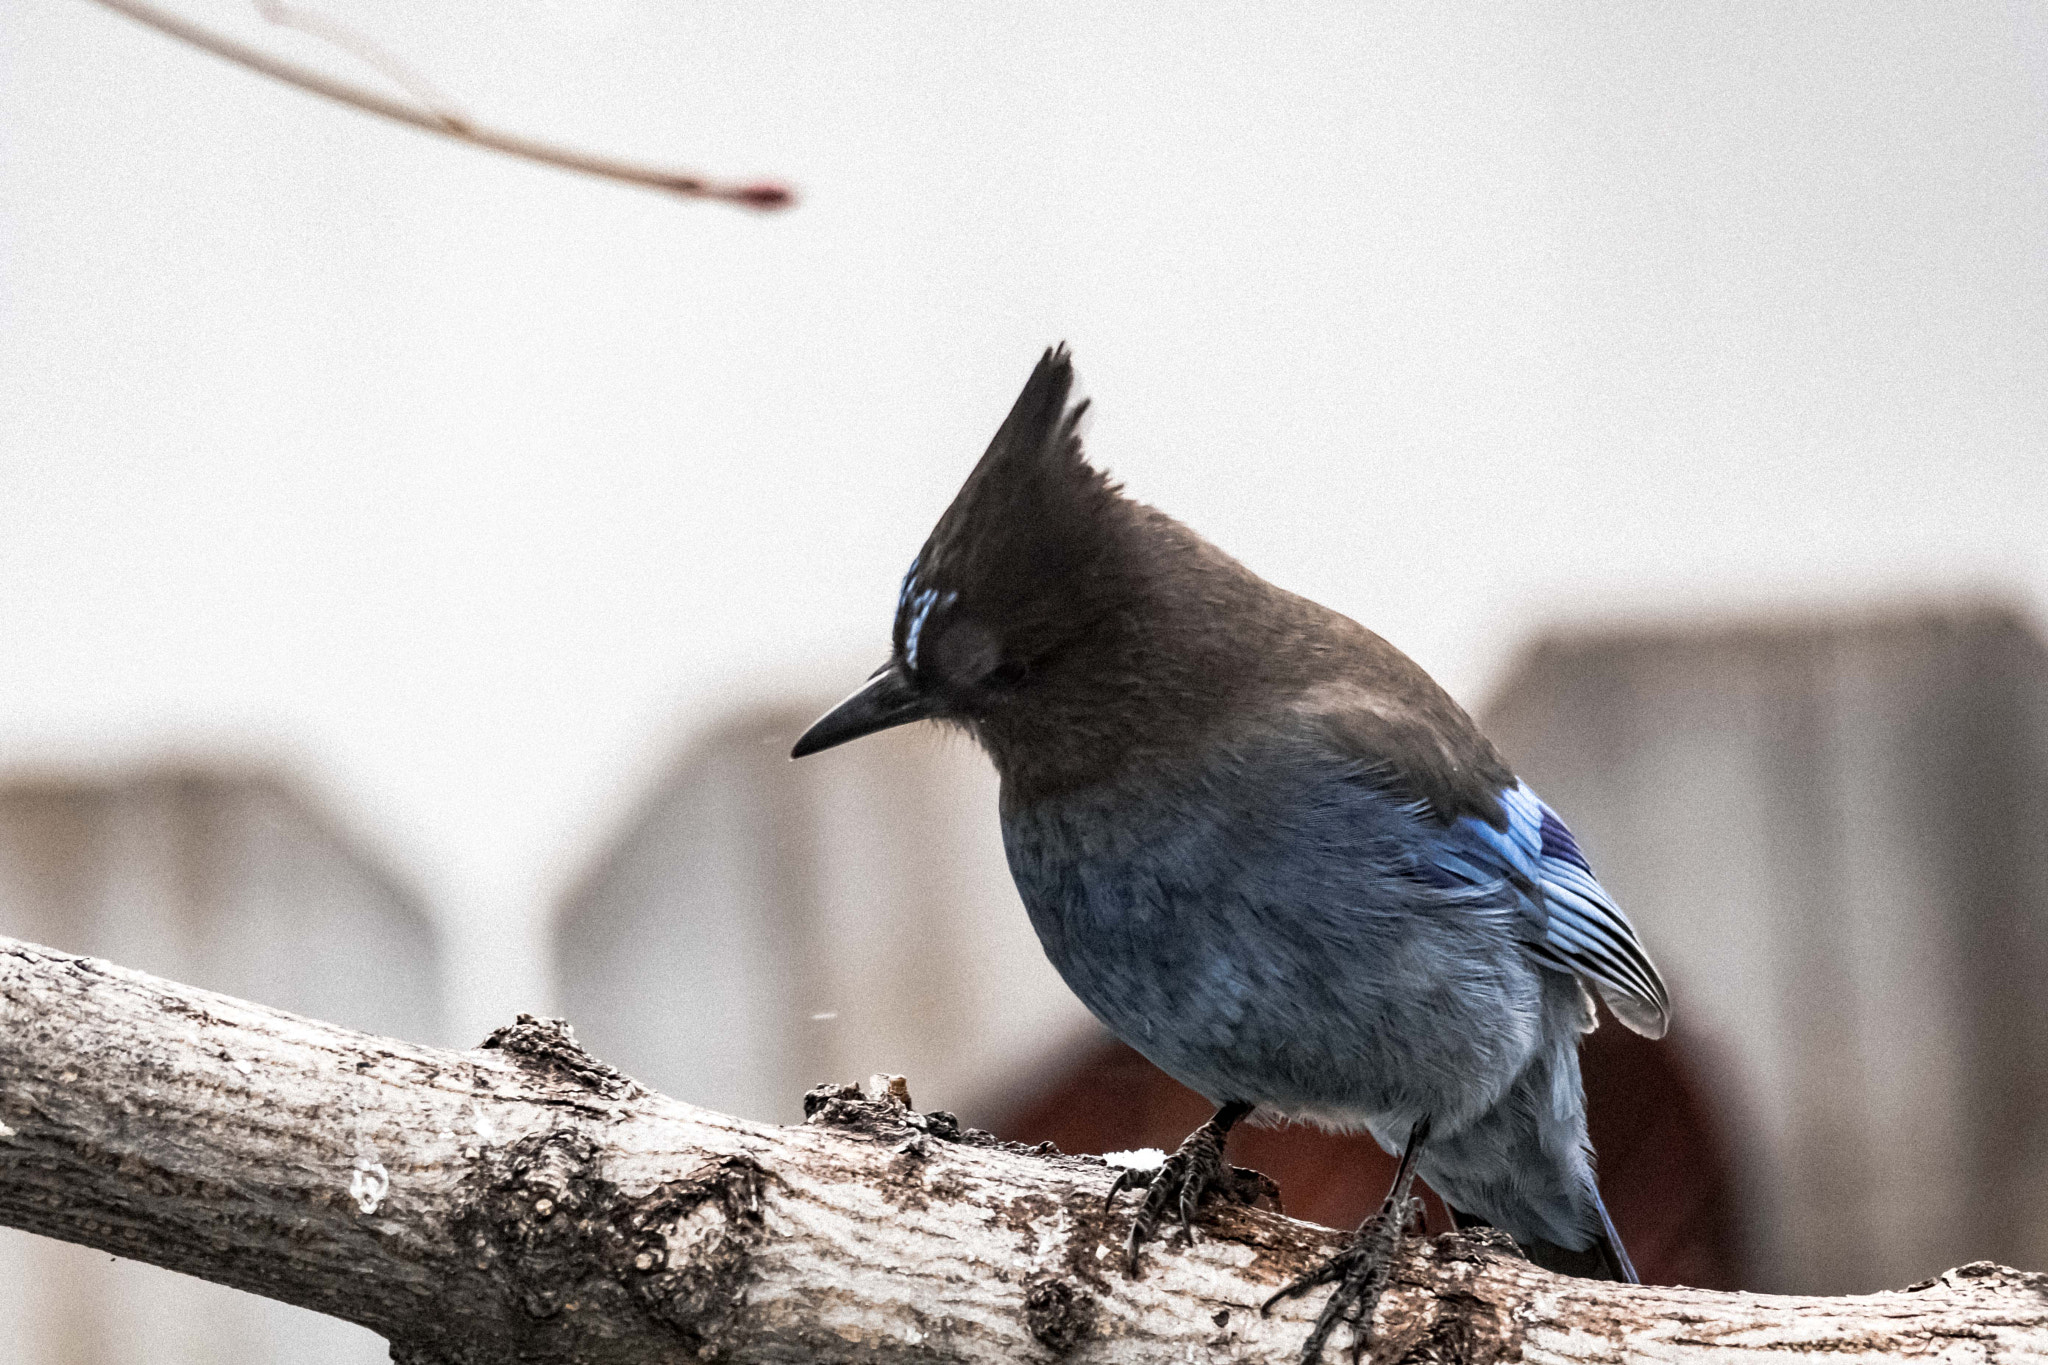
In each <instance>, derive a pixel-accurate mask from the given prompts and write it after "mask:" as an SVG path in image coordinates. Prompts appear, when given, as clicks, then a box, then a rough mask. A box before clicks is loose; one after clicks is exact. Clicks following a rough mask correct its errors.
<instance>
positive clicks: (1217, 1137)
mask: <svg viewBox="0 0 2048 1365" xmlns="http://www.w3.org/2000/svg"><path fill="white" fill-rule="evenodd" d="M1229 1131H1230V1130H1229V1128H1228V1127H1225V1126H1221V1125H1219V1124H1217V1123H1216V1121H1215V1120H1213V1119H1212V1120H1210V1121H1209V1122H1208V1123H1205V1124H1203V1125H1202V1126H1201V1127H1200V1128H1197V1129H1196V1130H1195V1131H1194V1132H1192V1133H1190V1134H1188V1137H1187V1140H1186V1141H1185V1142H1183V1143H1181V1145H1180V1148H1179V1150H1177V1151H1175V1152H1174V1154H1173V1155H1172V1156H1170V1157H1168V1158H1166V1160H1165V1161H1163V1162H1161V1163H1160V1164H1159V1165H1157V1166H1155V1167H1153V1168H1152V1169H1150V1170H1136V1169H1133V1168H1131V1167H1125V1168H1124V1170H1123V1171H1122V1172H1120V1173H1119V1174H1118V1175H1117V1178H1116V1183H1115V1184H1114V1185H1111V1186H1110V1187H1109V1196H1108V1198H1106V1199H1105V1200H1103V1207H1104V1208H1108V1207H1109V1206H1110V1205H1111V1204H1114V1203H1115V1202H1116V1197H1117V1196H1118V1195H1119V1194H1121V1193H1123V1191H1125V1190H1127V1189H1141V1188H1142V1189H1144V1191H1145V1202H1144V1203H1143V1204H1141V1205H1139V1206H1138V1213H1137V1216H1136V1217H1135V1218H1133V1219H1132V1220H1131V1233H1130V1236H1129V1237H1128V1238H1126V1239H1125V1242H1124V1273H1125V1274H1126V1275H1129V1276H1131V1277H1132V1278H1133V1279H1135V1278H1137V1274H1138V1254H1139V1251H1140V1249H1141V1248H1143V1246H1144V1245H1145V1243H1147V1242H1149V1241H1151V1240H1152V1239H1153V1237H1154V1236H1156V1235H1157V1234H1158V1232H1159V1225H1160V1223H1161V1222H1162V1221H1164V1220H1165V1219H1167V1218H1168V1217H1170V1216H1177V1217H1178V1219H1179V1222H1180V1230H1181V1239H1182V1241H1184V1242H1191V1241H1193V1240H1194V1237H1195V1219H1196V1217H1197V1215H1198V1214H1199V1213H1200V1212H1201V1207H1202V1205H1203V1203H1204V1202H1206V1201H1207V1200H1209V1199H1210V1198H1212V1197H1214V1196H1216V1195H1219V1194H1220V1195H1224V1196H1226V1197H1228V1198H1230V1199H1232V1200H1234V1201H1236V1202H1237V1203H1240V1204H1245V1205H1254V1204H1257V1203H1258V1202H1259V1201H1260V1200H1262V1199H1264V1200H1269V1201H1271V1203H1272V1205H1273V1207H1274V1208H1275V1209H1278V1208H1279V1207H1280V1187H1279V1186H1278V1185H1276V1184H1274V1183H1273V1182H1272V1180H1271V1179H1269V1178H1268V1177H1266V1176H1263V1175H1260V1174H1259V1173H1258V1172H1257V1171H1250V1170H1246V1169H1244V1168H1243V1167H1241V1166H1231V1165H1228V1164H1227V1163H1225V1161H1224V1160H1223V1141H1224V1139H1225V1138H1226V1137H1227V1136H1228V1135H1229Z"/></svg>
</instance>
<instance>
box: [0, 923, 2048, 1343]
mask: <svg viewBox="0 0 2048 1365" xmlns="http://www.w3.org/2000/svg"><path fill="white" fill-rule="evenodd" d="M806 1108H807V1110H809V1111H810V1113H811V1119H810V1122H808V1123H807V1124H805V1125H804V1126H801V1127H796V1128H779V1127H774V1126H770V1125H765V1124H756V1123H747V1122H742V1121H740V1120H738V1119H732V1118H726V1117H722V1116H720V1115H717V1114H711V1113H706V1112H705V1111H702V1110H699V1109H693V1108H691V1107H690V1106H688V1105H684V1104H680V1103H678V1102H676V1101H674V1100H670V1099H666V1098H664V1097H662V1096H659V1095H652V1094H649V1093H647V1092H646V1091H644V1090H643V1089H642V1088H641V1087H639V1086H638V1085H636V1084H635V1083H634V1082H632V1081H631V1080H628V1079H627V1078H626V1077H624V1076H621V1075H619V1074H618V1073H617V1072H615V1071H613V1070H611V1069H610V1068H609V1067H606V1066H605V1065H604V1064H603V1063H601V1062H598V1061H596V1060H594V1059H592V1058H591V1057H589V1056H588V1055H587V1054H586V1053H584V1052H583V1051H582V1050H581V1049H580V1048H578V1047H577V1046H576V1045H575V1043H574V1041H573V1039H571V1038H570V1037H569V1035H568V1034H567V1032H566V1030H564V1029H562V1028H561V1027H560V1026H558V1025H555V1024H553V1023H549V1022H545V1021H534V1020H531V1019H523V1020H522V1021H521V1022H520V1023H519V1024H518V1025H515V1026H514V1027H512V1028H509V1029H503V1030H500V1031H499V1032H498V1033H497V1034H494V1035H493V1036H492V1038H491V1040H490V1041H489V1042H487V1043H486V1044H485V1046H484V1047H483V1048H481V1049H478V1050H476V1051H471V1052H446V1051H439V1050H436V1049H432V1048H425V1047H416V1046H413V1045H411V1044H407V1043H401V1042H396V1041H394V1040H391V1039H386V1038H374V1037H370V1036H367V1035H364V1034H358V1033H353V1032H350V1031H348V1030H346V1029H341V1028H337V1027H334V1026H333V1025H329V1024H322V1023H318V1022H316V1021H313V1020H309V1019H303V1018H300V1017H298V1016H296V1015H291V1014H286V1013H283V1012H281V1011H278V1010H271V1009H266V1008H264V1007H262V1006H258V1005H252V1004H248V1003H245V1002H242V1001H238V1000H233V999H229V998H228V997H225V996H219V995H214V994H211V993H209V992H205V991H198V990H193V989H191V988H189V987H185V986H179V985H175V984H173V983H171V982H167V981H162V980H158V979H156V978H153V977H149V976H144V975H142V974H140V973H137V972H131V971H126V970H124V969H122V968H119V967H115V966H112V965H110V964H108V963H104V962H99V961H96V960H93V959H90V958H80V957H73V956H70V955H67V954H63V953H57V952H53V951H50V950H48V949H44V948H37V947H34V946H31V945H28V944H24V943H18V942H15V941H13V940H10V939H0V1223H6V1224H9V1225H12V1226H15V1227H21V1228H26V1229H28V1230H29V1231H31V1232H39V1233H43V1234H46V1235H49V1236H54V1237H61V1238H65V1239H67V1240H70V1241H75V1242H82V1243H84V1244H86V1245H88V1246H93V1247H98V1248H100V1249H102V1250H106V1251H110V1252H114V1253H117V1254H119V1255H123V1256H128V1257H133V1258H136V1259H140V1260H146V1261H151V1262H154V1263H156V1264H158V1265H163V1266H168V1267H170V1268H171V1269H174V1270H180V1271H184V1272H186V1273H188V1274H194V1275H200V1276H203V1277H205V1278H207V1279H211V1280H217V1281H219V1282H221V1283H223V1284H230V1285H234V1286H237V1287H238V1288H242V1289H248V1290H253V1291H255V1292H256V1293H259V1294H267V1295H269V1296H271V1297H273V1298H277V1299H282V1300H284V1301H286V1302H288V1303H296V1304H301V1305H304V1306H306V1307H309V1308H314V1309H317V1310H319V1311H321V1312H324V1313H331V1314H334V1315H335V1316H337V1317H342V1318H346V1319H348V1320H350V1321H352V1322H357V1323H361V1324H362V1325H364V1326H366V1327H369V1328H371V1329H372V1330H374V1331H377V1332H380V1333H382V1334H383V1335H384V1336H386V1337H387V1338H389V1339H390V1340H391V1342H392V1343H393V1347H392V1354H393V1357H394V1359H396V1360H399V1361H401V1362H410V1365H499V1363H500V1362H513V1361H519V1362H570V1361H575V1362H582V1363H587V1365H610V1363H612V1362H619V1363H621V1365H623V1363H625V1362H633V1363H635V1365H637V1363H638V1362H653V1361H673V1360H676V1359H680V1358H687V1357H688V1356H690V1355H691V1354H694V1355H696V1356H699V1357H703V1358H720V1359H735V1360H791V1359H805V1360H813V1359H815V1360H853V1359H859V1360H863V1361H876V1360H881V1361H886V1360H904V1361H908V1360H913V1359H914V1360H921V1361H933V1360H942V1361H973V1362H981V1361H987V1362H996V1361H1003V1362H1009V1361H1017V1360H1054V1359H1070V1360H1074V1361H1087V1362H1136V1361H1157V1360H1166V1359H1174V1360H1180V1359H1188V1358H1201V1359H1209V1358H1218V1359H1229V1360H1233V1361H1242V1362H1266V1361H1271V1362H1282V1361H1291V1360H1292V1359H1294V1357H1295V1355H1296V1354H1297V1352H1298V1351H1299V1349H1300V1345H1301V1342H1302V1340H1303V1338H1304V1336H1305V1335H1306V1332H1307V1328H1308V1322H1309V1320H1310V1319H1311V1317H1312V1316H1313V1310H1314V1308H1315V1307H1316V1306H1317V1305H1316V1304H1315V1302H1314V1301H1313V1300H1310V1301H1307V1302H1302V1301H1294V1302H1290V1303H1287V1304H1283V1305H1282V1306H1281V1307H1280V1308H1279V1309H1278V1310H1276V1312H1275V1313H1274V1315H1273V1316H1272V1317H1271V1318H1263V1317H1261V1316H1260V1315H1259V1313H1258V1307H1257V1306H1258V1304H1259V1303H1260V1302H1261V1301H1262V1300H1263V1299H1264V1298H1265V1297H1266V1296H1267V1295H1268V1294H1270V1293H1271V1292H1272V1291H1273V1289H1274V1288H1275V1287H1277V1286H1278V1285H1279V1284H1281V1283H1283V1282H1284V1281H1285V1280H1286V1279H1288V1278H1290V1277H1291V1276H1293V1275H1295V1274H1297V1273H1299V1272H1300V1271H1302V1270H1304V1269H1306V1268H1307V1267H1308V1266H1310V1265H1311V1264H1313V1263H1314V1262H1315V1261H1316V1260H1317V1258H1319V1257H1321V1256H1323V1255H1325V1254H1327V1253H1328V1252H1329V1251H1330V1250H1332V1249H1333V1248H1334V1247H1335V1246H1336V1245H1337V1244H1338V1242H1339V1237H1338V1234H1336V1233H1334V1232H1331V1231H1329V1230H1327V1229H1324V1228H1317V1227H1313V1226H1310V1225H1308V1224H1304V1223H1297V1222H1293V1221H1291V1220H1288V1219H1285V1218H1282V1217H1279V1216H1278V1215H1275V1214H1269V1213H1263V1212H1258V1211H1254V1210H1249V1209H1239V1208H1228V1209H1222V1210H1219V1211H1217V1212H1216V1213H1215V1214H1214V1216H1213V1217H1212V1218H1211V1219H1209V1220H1208V1222H1207V1223H1206V1224H1205V1227H1204V1235H1203V1238H1202V1240H1201V1241H1200V1242H1198V1243H1197V1244H1195V1245H1194V1246H1192V1247H1189V1248H1186V1249H1184V1250H1182V1249H1171V1248H1164V1249H1160V1250H1159V1251H1158V1252H1157V1253H1156V1254H1154V1255H1152V1256H1151V1257H1150V1258H1149V1259H1148V1268H1147V1271H1146V1273H1145V1276H1144V1278H1142V1279H1139V1280H1135V1281H1131V1280H1126V1279H1124V1278H1122V1277H1121V1276H1120V1275H1118V1274H1117V1273H1116V1271H1115V1269H1114V1267H1115V1266H1116V1265H1117V1247H1118V1246H1119V1244H1120V1241H1121V1238H1122V1236H1123V1233H1124V1231H1125V1228H1126V1226H1127V1219H1128V1210H1127V1209H1126V1210H1118V1211H1114V1212H1108V1213H1105V1211H1104V1209H1103V1195H1104V1193H1105V1191H1107V1189H1108V1188H1109V1184H1110V1179H1111V1173H1110V1171H1109V1170H1108V1168H1106V1167H1104V1166H1103V1165H1102V1164H1101V1163H1100V1162H1099V1161H1097V1160H1095V1159H1093V1158H1081V1157H1063V1156H1058V1155H1056V1154H1053V1155H1045V1154H1040V1153H1037V1152H1034V1151H1027V1150H1025V1149H1022V1148H1018V1147H1015V1146H1013V1145H1007V1144H999V1143H996V1142H995V1141H994V1140H993V1139H990V1138H988V1137H987V1135H985V1134H976V1133H973V1132H971V1131H969V1132H962V1131H961V1129H960V1128H959V1125H958V1124H957V1123H955V1122H953V1121H952V1120H951V1119H950V1118H949V1117H948V1116H945V1115H941V1114H930V1115H925V1114H918V1113H915V1112H914V1111H912V1110H910V1109H909V1108H908V1107H907V1106H905V1105H904V1104H901V1103H898V1102H895V1101H893V1100H890V1099H887V1098H883V1099H879V1100H877V1099H869V1098H866V1097H863V1096H862V1095H861V1094H860V1093H859V1092H858V1091H855V1090H853V1089H851V1088H844V1089H842V1088H837V1087H822V1088H821V1089H820V1090H818V1091H814V1092H813V1093H812V1095H811V1096H809V1097H808V1098H807V1104H806ZM1378 1333H1379V1341H1378V1344H1377V1348H1376V1350H1375V1358H1376V1359H1378V1360H1381V1361H1384V1362H1408V1361H1414V1362H1421V1361H1437V1360H1443V1361H1448V1360H1458V1361H1461V1362H1471V1363H1472V1365H1478V1363H1479V1362H1488V1361H1495V1360H1509V1359H1522V1360H1529V1361H1552V1362H1588V1363H1591V1362H1603V1363H1604V1362H1624V1361H1645V1362H1647V1361H1652V1360H1654V1361H1659V1362H1667V1363H1675V1365H1687V1363H1688V1362H1702V1363H1704V1362H1707V1361H1710V1360H1711V1361H1713V1362H1716V1365H1728V1363H1729V1362H1734V1361H1737V1360H1739V1359H1744V1358H1755V1359H1757V1360H1759V1361H1785V1362H1789V1361H1790V1360H1791V1359H1792V1357H1793V1355H1794V1354H1795V1353H1796V1354H1798V1355H1801V1356H1805V1355H1807V1353H1811V1352H1815V1351H1824V1352H1831V1353H1843V1352H1849V1353H1855V1354H1856V1355H1857V1356H1858V1358H1863V1359H1868V1358H1872V1357H1877V1356H1888V1355H1907V1354H1912V1355H1921V1354H1938V1353H1941V1352H1945V1351H1947V1350H1948V1349H1949V1348H1950V1347H1952V1346H1967V1350H1968V1353H1969V1358H1970V1359H1971V1360H1973V1361H1984V1362H2019V1361H2022V1360H2033V1361H2038V1360H2040V1359H2042V1358H2044V1357H2048V1278H2044V1277H2042V1276H2036V1275H2023V1274H2020V1273H2018V1272H2015V1271H2010V1270H2005V1269H2002V1268H2000V1267H1996V1266H1991V1265H1989V1264H1983V1263H1980V1264H1977V1265H1972V1266H1965V1267H1963V1268H1962V1269H1960V1270H1955V1271H1951V1272H1949V1273H1948V1274H1947V1275H1945V1276H1943V1277H1941V1279H1939V1280H1938V1281H1932V1282H1929V1283H1928V1284H1927V1285H1924V1286H1918V1287H1916V1288H1915V1289H1913V1290H1910V1291H1906V1292H1902V1293H1890V1294H1877V1295H1871V1296H1868V1297H1862V1298H1851V1299H1789V1298H1765V1297H1754V1296H1748V1295H1738V1294H1722V1293H1709V1292H1705V1291H1699V1290H1687V1289H1659V1288H1628V1287H1621V1286H1615V1285H1606V1284H1595V1283H1591V1282H1588V1281H1579V1280H1566V1279H1560V1278H1558V1277H1556V1276H1552V1275H1548V1274H1546V1273H1544V1272H1542V1271H1540V1270H1537V1269H1535V1268H1534V1267H1532V1266H1530V1265H1529V1264H1528V1263H1526V1262H1524V1261H1522V1260H1520V1259H1518V1258H1517V1257H1515V1256H1514V1255H1513V1254H1512V1253H1511V1252H1510V1251H1508V1250H1505V1249H1503V1248H1502V1247H1501V1246H1500V1245H1499V1244H1498V1242H1497V1241H1489V1240H1485V1239H1482V1238H1476V1237H1470V1236H1465V1237H1457V1236H1447V1237H1439V1238H1435V1239H1432V1240H1425V1241H1423V1242H1421V1243H1419V1244H1418V1245H1417V1246H1416V1247H1415V1248H1413V1249H1412V1251H1411V1252H1410V1253H1409V1254H1408V1256H1407V1258H1406V1259H1405V1261H1404V1262H1403V1264H1402V1266H1401V1267H1400V1270H1399V1273H1398V1276H1397V1279H1396V1285H1395V1290H1394V1292H1393V1293H1392V1294H1390V1295H1389V1297H1388V1299H1387V1301H1386V1302H1385V1303H1384V1304H1383V1306H1382V1309H1381V1312H1380V1316H1379V1319H1378ZM1831 1358H1832V1359H1842V1358H1844V1357H1843V1356H1842V1355H1841V1354H1834V1355H1831Z"/></svg>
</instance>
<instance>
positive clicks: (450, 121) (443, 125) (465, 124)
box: [97, 0, 796, 209]
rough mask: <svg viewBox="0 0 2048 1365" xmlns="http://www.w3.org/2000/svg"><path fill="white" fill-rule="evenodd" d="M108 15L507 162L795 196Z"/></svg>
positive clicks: (137, 16) (698, 189)
mask: <svg viewBox="0 0 2048 1365" xmlns="http://www.w3.org/2000/svg"><path fill="white" fill-rule="evenodd" d="M97 3H99V4H102V5H105V6H106V7H107V8H108V9H111V10H117V11H119V12H120V13H122V14H125V15H127V16H128V17H129V18H131V19H133V20H135V21H137V22H138V23H143V24H147V25H149V26H150V27H151V28H153V29H156V30H157V31H158V32H160V33H167V34H169V35H170V36H171V37H173V38H177V39H179V40H180V41H182V42H187V43H190V44H192V45H193V46H194V47H198V48H204V49H205V50H206V51H208V52H211V53H213V54H214V55H215V56H217V57H225V58H226V59H227V60H229V61H231V62H234V63H236V64H237V65H240V66H245V67H248V68H249V69H250V70H251V71H255V72H259V73H261V74H262V75H265V76H269V77H270V78H271V79H273V80H279V81H283V82H284V83H285V84H286V85H295V86H297V87H298V88H299V89H301V90H308V91H311V92H312V93H313V94H316V95H325V96H326V97H327V98H328V99H331V100H336V101H338V102H340V103H342V104H346V105H349V106H351V107H353V108H356V109H361V110H363V111H365V112H366V113H372V114H382V115H383V116H384V117H385V118H388V119H394V120H396V121H397V122H399V123H407V124H411V125H412V126H413V127H415V128H420V129H424V130H425V131H427V132H429V133H439V134H441V136H443V137H451V138H454V139H456V140H457V141H460V142H467V143H470V144H472V145H474V146H478V147H488V148H490V149H491V150H492V151H496V152H505V153H507V154H509V155H512V156H520V157H525V158H526V159H527V160H529V161H539V162H543V163H545V164H547V165H550V166H560V167H562V168H563V169H565V170H571V171H582V172H583V173H585V174H587V175H601V176H604V177H606V178H608V179H611V180H623V181H625V182H627V183H628V184H633V185H645V186H647V187H648V188H650V189H657V190H667V191H668V192H670V193H671V194H680V195H683V196H686V197H688V198H692V199H717V200H721V201H723V202H725V203H728V204H739V205H741V206H743V207H745V208H751V209H780V208H787V207H789V206H790V205H791V204H793V203H795V202H796V196H795V194H794V193H792V192H791V191H790V190H789V188H788V187H787V186H784V185H778V184H775V183H774V182H772V181H756V182H752V183H746V184H740V183H734V182H729V181H720V180H712V179H709V178H707V177H705V176H699V175H687V174H684V173H682V172H678V171H668V170H662V169H660V168H658V167H653V166H642V165H638V164H635V163H633V162H630V161H621V160H618V159H617V158H614V157H608V156H597V155H595V154H592V153H589V152H579V151H576V150H573V149H571V148H567V147H556V146H553V145H551V144H549V143H545V142H539V141H536V140H535V139H533V138H529V137H521V136H520V135H519V134H517V133H507V132H502V131H500V130H498V129H495V128H486V127H483V126H481V125H480V124H476V123H473V122H471V121H469V120H468V119H466V118H463V117H461V116H459V115H454V114H449V113H441V112H435V111H432V110H423V109H417V108H414V107H413V106H412V105H409V104H406V103H404V102H403V101H400V100H395V99H392V98H390V97H389V96H386V95H380V94H378V93H377V92H376V91H374V90H366V89H364V88H362V87H361V86H358V85H352V84H349V83H348V82H346V81H338V80H335V79H334V78H333V77H331V76H327V75H325V74H323V73H321V72H318V71H314V70H312V69H311V68H309V67H303V66H300V65H298V64H297V63H295V62H288V61H285V60H283V59H281V58H278V57H273V56H271V55H270V54H269V53H267V52H262V51H259V50H258V49H256V48H253V47H250V46H248V45H247V44H245V43H240V42H237V41H235V40H234V39H232V38H228V37H224V36H222V35H221V34H218V33H215V32H213V31H212V30H211V29H208V28H203V27H201V26H200V25H198V24H195V23H192V22H191V21H189V20H187V19H183V18H180V17H179V16H177V15H175V14H170V13H167V12H165V11H164V10H161V9H158V8H157V7H156V6H154V5H151V4H146V3H144V0H97Z"/></svg>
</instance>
